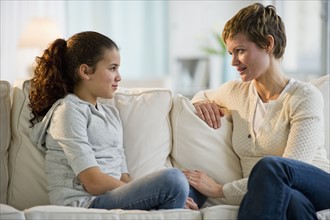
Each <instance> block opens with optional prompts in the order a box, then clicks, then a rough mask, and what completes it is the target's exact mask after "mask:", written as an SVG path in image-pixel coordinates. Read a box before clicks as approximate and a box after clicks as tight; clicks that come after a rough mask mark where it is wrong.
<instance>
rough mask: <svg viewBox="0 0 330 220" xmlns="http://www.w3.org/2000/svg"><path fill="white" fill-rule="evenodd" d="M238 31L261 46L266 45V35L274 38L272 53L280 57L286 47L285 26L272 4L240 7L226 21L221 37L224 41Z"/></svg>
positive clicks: (264, 46)
mask: <svg viewBox="0 0 330 220" xmlns="http://www.w3.org/2000/svg"><path fill="white" fill-rule="evenodd" d="M238 33H243V34H245V35H246V36H247V37H248V39H249V40H250V41H252V42H254V43H255V44H256V45H258V46H259V47H261V48H266V47H267V46H268V40H267V36H269V35H271V36H273V38H274V43H275V45H274V49H273V51H272V52H273V55H274V57H275V58H277V59H280V58H282V56H283V54H284V51H285V47H286V34H285V27H284V23H283V22H282V19H281V17H280V16H279V15H277V13H276V8H275V7H274V6H272V5H268V6H267V7H264V6H263V5H262V4H260V3H255V4H252V5H250V6H247V7H245V8H242V9H241V10H240V11H239V12H238V13H237V14H236V15H235V16H234V17H232V18H231V19H230V20H229V21H227V23H226V25H225V27H224V29H223V31H222V38H223V40H224V42H225V43H226V41H227V40H228V39H229V38H232V37H233V36H234V35H236V34H238Z"/></svg>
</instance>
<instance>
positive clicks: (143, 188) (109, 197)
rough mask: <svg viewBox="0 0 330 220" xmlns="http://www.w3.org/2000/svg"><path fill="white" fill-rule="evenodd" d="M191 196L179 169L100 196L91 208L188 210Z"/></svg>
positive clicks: (159, 173) (143, 179)
mask: <svg viewBox="0 0 330 220" xmlns="http://www.w3.org/2000/svg"><path fill="white" fill-rule="evenodd" d="M189 193H190V192H189V184H188V181H187V178H186V177H185V176H184V174H183V173H182V172H181V171H180V170H178V169H176V168H169V169H164V170H161V171H158V172H155V173H152V174H149V175H147V176H145V177H143V178H140V179H137V180H135V181H133V182H130V183H128V184H126V185H124V186H121V187H119V188H117V189H114V190H112V191H109V192H107V193H106V194H104V195H101V196H97V197H96V198H95V199H94V201H93V202H92V204H91V205H90V208H99V209H126V210H132V209H140V210H151V209H176V208H184V206H185V203H186V200H187V197H188V195H189ZM193 194H194V193H193ZM197 196H198V195H197Z"/></svg>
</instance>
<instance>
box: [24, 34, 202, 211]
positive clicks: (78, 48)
mask: <svg viewBox="0 0 330 220" xmlns="http://www.w3.org/2000/svg"><path fill="white" fill-rule="evenodd" d="M36 61H37V66H36V69H35V76H34V77H33V79H32V81H31V90H30V95H29V98H30V108H31V110H32V115H33V117H32V119H31V120H30V122H31V124H32V126H33V132H32V133H31V139H32V140H33V142H34V143H36V144H37V146H38V147H39V148H40V149H42V150H43V151H44V152H45V153H46V157H45V159H46V174H47V180H48V191H49V198H50V203H51V204H54V205H65V206H78V207H86V208H100V209H118V208H120V209H143V210H150V209H175V208H184V207H186V208H192V209H197V205H196V204H195V203H194V201H193V200H192V199H190V198H188V193H189V186H188V183H187V180H186V178H185V176H184V175H183V174H182V172H181V171H179V170H178V169H174V168H173V169H165V170H162V171H159V172H156V173H153V174H150V175H148V176H146V177H144V178H141V179H138V180H136V181H134V182H131V180H130V177H129V174H128V170H127V166H126V157H125V153H124V148H123V134H122V124H121V121H120V118H119V113H118V111H117V110H116V109H115V108H114V107H113V106H110V105H104V104H101V103H99V102H97V98H98V97H101V98H107V99H110V98H112V97H113V96H114V93H115V91H116V89H117V87H118V84H119V81H120V80H121V76H120V75H119V71H118V69H119V67H120V55H119V51H118V47H117V45H116V44H115V43H114V42H113V41H112V40H111V39H109V38H108V37H106V36H104V35H102V34H100V33H97V32H90V31H88V32H82V33H78V34H76V35H74V36H72V37H71V38H69V39H68V40H67V41H66V40H64V39H57V40H55V41H54V42H53V43H52V44H51V45H50V46H49V48H48V49H46V50H45V51H44V53H43V55H42V56H41V57H37V59H36Z"/></svg>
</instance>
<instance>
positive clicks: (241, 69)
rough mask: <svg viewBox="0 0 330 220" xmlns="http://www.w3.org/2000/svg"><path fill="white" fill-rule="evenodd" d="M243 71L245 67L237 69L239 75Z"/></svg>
mask: <svg viewBox="0 0 330 220" xmlns="http://www.w3.org/2000/svg"><path fill="white" fill-rule="evenodd" d="M245 70H246V67H242V68H237V71H238V72H239V74H240V75H242V74H243V73H244V71H245Z"/></svg>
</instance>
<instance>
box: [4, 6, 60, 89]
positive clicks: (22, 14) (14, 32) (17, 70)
mask: <svg viewBox="0 0 330 220" xmlns="http://www.w3.org/2000/svg"><path fill="white" fill-rule="evenodd" d="M0 4H1V5H0V8H1V13H0V16H1V17H0V21H1V25H0V28H1V29H0V34H1V36H0V40H1V47H0V48H1V54H0V58H1V61H0V79H1V80H7V81H9V82H10V83H13V82H14V80H15V79H17V78H26V77H28V74H29V73H28V72H27V71H28V66H29V64H30V63H33V61H34V58H35V56H36V54H37V55H38V54H39V53H40V51H39V50H37V49H22V48H18V42H19V38H20V35H21V33H22V31H23V30H24V28H25V27H26V25H27V24H28V23H29V22H30V21H31V19H33V18H35V17H47V18H51V19H53V20H54V21H55V22H56V23H57V24H58V26H59V27H60V29H61V31H62V32H63V33H64V30H65V13H64V12H65V10H64V1H19V0H17V1H15V0H12V1H0ZM45 9H49V10H45ZM8 32H10V34H9V35H8ZM36 34H38V33H36Z"/></svg>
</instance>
